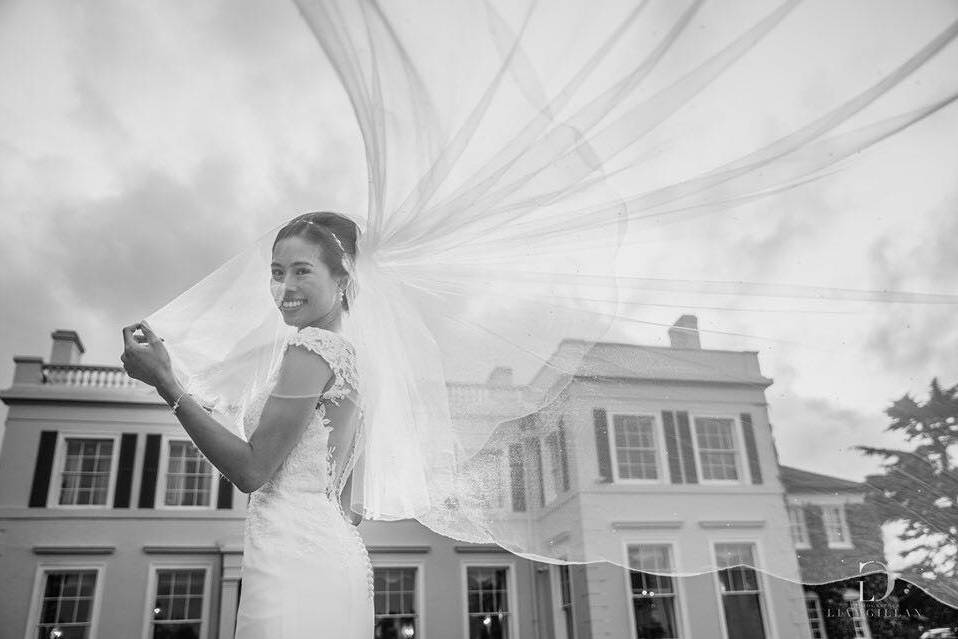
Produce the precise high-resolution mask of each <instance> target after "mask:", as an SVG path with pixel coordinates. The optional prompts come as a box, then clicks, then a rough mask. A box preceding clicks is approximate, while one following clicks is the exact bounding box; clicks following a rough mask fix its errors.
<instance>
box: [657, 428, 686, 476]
mask: <svg viewBox="0 0 958 639" xmlns="http://www.w3.org/2000/svg"><path fill="white" fill-rule="evenodd" d="M662 428H663V430H665V452H666V456H667V457H668V458H669V477H670V478H671V479H672V483H673V484H681V483H682V482H683V478H682V460H681V459H680V454H679V436H678V435H677V434H676V432H675V414H674V413H673V412H672V411H668V410H664V411H662Z"/></svg>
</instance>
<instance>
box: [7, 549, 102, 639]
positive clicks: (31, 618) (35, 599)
mask: <svg viewBox="0 0 958 639" xmlns="http://www.w3.org/2000/svg"><path fill="white" fill-rule="evenodd" d="M57 570H95V571H96V584H95V585H94V587H93V606H92V607H91V608H90V636H91V637H97V636H99V625H100V605H101V602H102V601H103V574H104V573H105V572H106V563H105V562H87V561H84V562H73V561H40V562H38V563H37V566H36V568H35V570H34V573H33V592H32V593H31V595H30V611H29V612H28V613H27V627H26V628H25V630H24V635H23V637H24V639H33V638H34V637H35V636H36V628H37V624H38V623H40V607H41V599H42V598H43V591H44V586H45V585H46V573H47V572H48V571H57Z"/></svg>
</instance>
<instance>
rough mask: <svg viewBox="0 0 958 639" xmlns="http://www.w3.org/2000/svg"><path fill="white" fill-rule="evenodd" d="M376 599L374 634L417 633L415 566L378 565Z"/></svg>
mask: <svg viewBox="0 0 958 639" xmlns="http://www.w3.org/2000/svg"><path fill="white" fill-rule="evenodd" d="M373 593H374V597H373V601H374V605H375V613H376V631H375V633H374V636H375V637H378V638H381V639H410V638H412V637H415V636H416V629H417V621H418V617H417V614H416V568H415V567H410V568H406V567H402V568H393V567H389V568H375V569H374V570H373Z"/></svg>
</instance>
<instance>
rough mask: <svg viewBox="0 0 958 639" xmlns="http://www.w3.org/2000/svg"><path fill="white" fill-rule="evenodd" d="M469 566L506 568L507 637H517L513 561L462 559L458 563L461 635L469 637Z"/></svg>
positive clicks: (514, 565)
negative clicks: (460, 592)
mask: <svg viewBox="0 0 958 639" xmlns="http://www.w3.org/2000/svg"><path fill="white" fill-rule="evenodd" d="M469 568H506V569H507V570H508V573H507V574H506V583H507V584H508V585H509V593H508V595H507V597H506V601H508V602H509V638H510V639H518V637H519V619H518V616H519V610H518V607H517V605H518V602H517V599H516V596H517V593H516V564H515V562H514V561H463V562H462V563H461V564H460V571H459V583H460V584H461V587H462V636H463V637H465V638H468V637H469V579H468V575H469V572H468V571H469Z"/></svg>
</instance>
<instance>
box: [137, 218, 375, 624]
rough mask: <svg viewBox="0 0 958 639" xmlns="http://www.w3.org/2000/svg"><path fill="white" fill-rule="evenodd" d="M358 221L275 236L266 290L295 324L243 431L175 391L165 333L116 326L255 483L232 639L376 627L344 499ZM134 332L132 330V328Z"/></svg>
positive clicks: (350, 440)
mask: <svg viewBox="0 0 958 639" xmlns="http://www.w3.org/2000/svg"><path fill="white" fill-rule="evenodd" d="M357 235H358V231H357V228H356V225H355V224H354V223H353V222H352V221H351V220H349V219H347V218H345V217H343V216H341V215H337V214H335V213H307V214H305V215H300V216H298V217H296V218H294V219H293V220H291V221H290V222H289V223H288V224H286V226H284V227H283V228H282V229H281V230H280V231H279V233H278V234H277V235H276V238H275V240H274V242H273V250H272V264H271V270H272V279H271V280H270V285H271V289H272V292H273V296H274V299H275V301H276V304H277V307H278V311H279V313H281V314H282V317H283V321H284V322H285V323H286V324H288V325H289V326H292V327H295V328H296V329H297V330H296V332H295V333H291V334H290V336H289V338H288V340H287V342H286V347H287V348H286V350H285V354H284V356H283V358H282V361H281V363H280V365H279V367H278V369H277V370H276V371H275V373H274V375H273V376H272V378H271V379H270V380H269V381H268V383H267V384H266V385H265V386H264V388H263V390H262V392H260V393H258V394H257V396H256V397H253V398H250V404H249V406H248V408H247V410H246V412H245V414H244V417H243V428H244V430H245V434H246V435H247V437H248V441H244V440H243V439H242V438H240V437H239V436H237V435H236V434H234V433H232V432H230V430H229V429H228V428H226V427H224V426H223V425H222V424H220V423H219V422H218V421H217V420H216V419H214V418H213V417H212V416H211V415H210V414H208V412H207V410H206V409H205V408H204V407H203V406H202V405H201V404H200V403H199V402H198V401H197V400H196V399H195V398H193V396H192V394H191V393H189V392H187V391H186V390H184V388H183V386H182V385H181V384H180V382H179V380H178V379H177V378H176V376H175V374H174V372H173V368H172V366H171V362H170V356H169V354H168V353H167V351H166V348H165V346H164V344H163V339H162V338H160V337H159V336H158V335H156V333H154V332H153V330H152V328H151V327H150V326H149V325H148V324H147V323H146V322H145V321H144V322H140V323H138V324H133V325H130V326H127V327H125V328H124V329H123V338H124V343H125V350H124V352H123V355H122V356H121V360H122V361H123V365H124V368H125V369H126V371H127V373H128V374H129V375H130V376H131V377H134V378H136V379H139V380H142V381H143V382H145V383H147V384H149V385H151V386H153V387H155V388H156V390H157V392H158V393H159V394H160V395H161V396H162V397H163V399H164V400H166V401H167V403H168V404H170V405H171V406H172V410H173V413H174V415H176V417H177V419H178V420H179V421H180V423H181V424H182V425H183V427H184V428H185V429H186V431H187V432H188V433H189V435H190V437H191V438H192V439H193V441H194V442H195V443H196V445H197V446H198V447H199V449H200V450H201V451H202V452H203V454H204V455H205V456H206V457H207V459H209V460H210V462H211V463H212V464H213V465H214V466H216V467H217V469H219V471H220V472H221V473H222V474H223V475H225V476H226V477H227V478H228V479H229V480H230V481H231V482H233V483H234V484H235V485H236V486H238V487H239V488H240V489H241V490H242V491H243V492H244V493H249V494H250V502H249V507H248V510H247V519H246V526H245V533H244V551H243V571H242V579H243V590H242V595H241V600H240V604H239V610H238V613H237V620H236V635H235V636H236V639H259V638H262V639H266V638H272V637H307V636H316V633H317V631H318V629H320V628H324V629H331V630H333V631H335V633H336V636H337V637H346V638H348V637H356V638H360V637H362V638H363V639H368V637H371V636H372V633H373V621H374V615H373V600H372V567H371V565H370V563H369V556H368V554H367V553H366V548H365V546H364V545H363V541H362V538H361V537H360V535H359V532H358V531H357V530H356V528H355V525H356V524H358V523H359V521H360V520H361V518H359V517H358V516H357V515H355V514H352V515H351V516H350V519H347V515H346V514H345V512H346V509H344V507H343V503H342V501H341V499H344V498H346V499H347V505H348V495H349V492H350V490H349V489H350V481H349V477H350V474H351V471H352V467H353V465H354V463H355V458H356V453H357V441H358V436H359V434H360V430H361V428H362V411H361V409H360V408H359V397H358V382H357V372H356V362H355V350H354V348H353V346H352V344H351V343H350V341H349V340H348V339H347V338H346V337H344V336H343V335H342V334H341V329H342V316H343V313H345V312H347V311H348V310H349V297H350V295H349V291H350V290H351V288H350V277H351V276H350V271H351V268H350V264H351V263H352V261H353V259H354V258H355V253H356V241H357ZM137 330H139V331H140V334H138V333H137Z"/></svg>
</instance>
